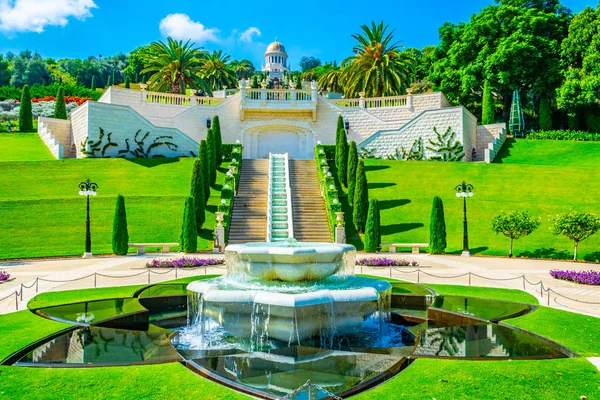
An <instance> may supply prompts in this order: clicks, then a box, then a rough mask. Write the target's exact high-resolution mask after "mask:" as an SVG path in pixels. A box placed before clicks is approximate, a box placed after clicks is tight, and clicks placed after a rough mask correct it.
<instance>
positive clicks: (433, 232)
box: [429, 196, 448, 254]
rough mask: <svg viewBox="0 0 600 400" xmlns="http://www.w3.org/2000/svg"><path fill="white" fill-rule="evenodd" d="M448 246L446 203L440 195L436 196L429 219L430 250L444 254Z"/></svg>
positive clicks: (432, 252)
mask: <svg viewBox="0 0 600 400" xmlns="http://www.w3.org/2000/svg"><path fill="white" fill-rule="evenodd" d="M447 246H448V244H447V243H446V218H445V217H444V203H443V202H442V199H441V198H440V197H438V196H435V197H434V198H433V205H432V206H431V218H430V220H429V252H430V253H431V254H444V252H445V251H446V247H447Z"/></svg>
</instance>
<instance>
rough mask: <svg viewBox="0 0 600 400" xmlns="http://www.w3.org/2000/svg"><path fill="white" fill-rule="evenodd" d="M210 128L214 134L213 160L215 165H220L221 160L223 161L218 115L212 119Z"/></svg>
mask: <svg viewBox="0 0 600 400" xmlns="http://www.w3.org/2000/svg"><path fill="white" fill-rule="evenodd" d="M212 129H213V134H214V135H215V152H216V155H215V160H216V166H217V167H220V166H221V162H223V149H222V148H221V147H222V146H223V138H222V137H221V122H220V121H219V116H218V115H215V116H214V117H213V120H212Z"/></svg>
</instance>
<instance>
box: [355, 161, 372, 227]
mask: <svg viewBox="0 0 600 400" xmlns="http://www.w3.org/2000/svg"><path fill="white" fill-rule="evenodd" d="M368 212H369V192H368V189H367V175H366V172H365V162H364V161H363V160H358V167H357V168H356V187H355V189H354V207H353V212H352V220H353V221H354V226H355V227H356V230H357V231H358V232H359V233H364V232H365V225H366V223H367V214H368Z"/></svg>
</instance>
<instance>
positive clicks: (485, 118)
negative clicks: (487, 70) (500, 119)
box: [481, 79, 496, 125]
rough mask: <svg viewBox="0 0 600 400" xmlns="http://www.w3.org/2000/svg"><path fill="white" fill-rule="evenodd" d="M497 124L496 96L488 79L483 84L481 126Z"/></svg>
mask: <svg viewBox="0 0 600 400" xmlns="http://www.w3.org/2000/svg"><path fill="white" fill-rule="evenodd" d="M494 122H496V110H495V107H494V96H492V86H491V85H490V81H488V80H487V79H486V80H485V82H484V83H483V99H482V101H481V124H482V125H489V124H493V123H494Z"/></svg>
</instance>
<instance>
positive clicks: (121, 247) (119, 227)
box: [112, 195, 129, 256]
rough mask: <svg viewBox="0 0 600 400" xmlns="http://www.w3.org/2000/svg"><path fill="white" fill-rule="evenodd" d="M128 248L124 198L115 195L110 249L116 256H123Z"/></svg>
mask: <svg viewBox="0 0 600 400" xmlns="http://www.w3.org/2000/svg"><path fill="white" fill-rule="evenodd" d="M128 249H129V233H128V232H127V212H126V211H125V198H124V197H123V196H122V195H118V196H117V206H116V208H115V216H114V218H113V229H112V251H113V253H114V254H116V255H118V256H124V255H126V254H127V250H128Z"/></svg>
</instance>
